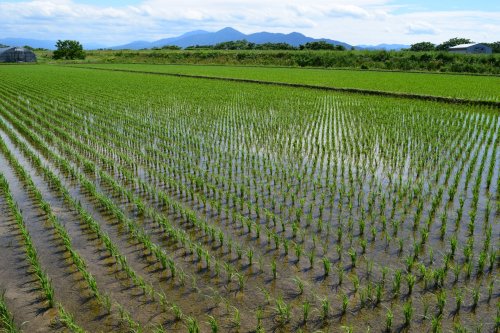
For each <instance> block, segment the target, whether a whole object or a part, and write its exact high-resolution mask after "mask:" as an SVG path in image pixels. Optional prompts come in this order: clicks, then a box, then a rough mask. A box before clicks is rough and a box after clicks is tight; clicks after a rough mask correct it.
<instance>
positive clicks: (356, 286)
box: [351, 275, 359, 293]
mask: <svg viewBox="0 0 500 333" xmlns="http://www.w3.org/2000/svg"><path fill="white" fill-rule="evenodd" d="M351 281H352V286H353V288H354V293H357V292H358V290H359V277H358V276H357V275H354V276H353V277H352V278H351Z"/></svg>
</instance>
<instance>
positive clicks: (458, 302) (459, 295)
mask: <svg viewBox="0 0 500 333" xmlns="http://www.w3.org/2000/svg"><path fill="white" fill-rule="evenodd" d="M463 302H464V295H463V292H462V291H461V290H460V289H457V290H456V291H455V312H456V313H457V314H458V313H460V309H461V308H462V304H463Z"/></svg>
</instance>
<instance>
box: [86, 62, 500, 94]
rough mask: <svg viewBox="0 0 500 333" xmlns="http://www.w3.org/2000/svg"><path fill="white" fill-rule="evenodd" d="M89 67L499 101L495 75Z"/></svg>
mask: <svg viewBox="0 0 500 333" xmlns="http://www.w3.org/2000/svg"><path fill="white" fill-rule="evenodd" d="M84 66H85V65H84ZM88 66H90V67H98V68H107V69H120V70H131V71H145V72H154V73H169V74H187V75H202V76H210V77H222V78H237V79H250V80H261V81H270V82H285V83H298V84H308V85H316V86H326V87H335V88H356V89H366V90H377V91H385V92H398V93H409V94H420V95H431V96H443V97H453V98H464V99H473V100H487V101H492V100H493V101H500V77H496V76H474V75H453V74H430V73H404V72H376V71H358V70H332V69H304V68H276V67H243V66H213V65H209V66H199V65H149V64H148V65H144V64H92V65H88Z"/></svg>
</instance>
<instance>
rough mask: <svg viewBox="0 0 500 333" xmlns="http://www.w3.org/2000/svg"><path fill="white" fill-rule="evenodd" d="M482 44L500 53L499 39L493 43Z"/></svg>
mask: <svg viewBox="0 0 500 333" xmlns="http://www.w3.org/2000/svg"><path fill="white" fill-rule="evenodd" d="M484 45H487V46H489V47H491V49H492V50H493V53H500V41H499V42H494V43H484Z"/></svg>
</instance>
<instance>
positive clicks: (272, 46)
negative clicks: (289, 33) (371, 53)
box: [167, 39, 346, 51]
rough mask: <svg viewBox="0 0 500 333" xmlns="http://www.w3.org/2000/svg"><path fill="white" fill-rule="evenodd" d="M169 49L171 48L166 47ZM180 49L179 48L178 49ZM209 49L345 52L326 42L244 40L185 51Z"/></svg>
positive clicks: (192, 47) (189, 47)
mask: <svg viewBox="0 0 500 333" xmlns="http://www.w3.org/2000/svg"><path fill="white" fill-rule="evenodd" d="M167 48H169V49H171V46H167ZM178 49H180V48H178ZM196 49H210V50H332V51H345V50H346V48H345V47H344V46H343V45H335V44H331V43H328V42H326V41H316V42H308V43H305V44H302V45H299V46H293V45H290V44H288V43H262V44H257V43H252V42H249V41H247V40H245V39H242V40H236V41H228V42H222V43H218V44H215V45H194V46H188V47H187V48H186V50H196Z"/></svg>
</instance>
